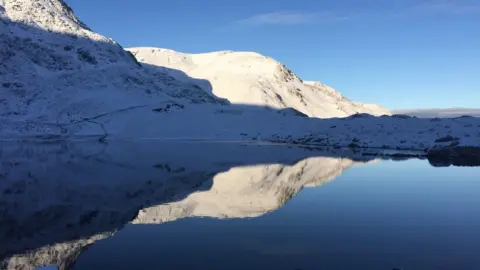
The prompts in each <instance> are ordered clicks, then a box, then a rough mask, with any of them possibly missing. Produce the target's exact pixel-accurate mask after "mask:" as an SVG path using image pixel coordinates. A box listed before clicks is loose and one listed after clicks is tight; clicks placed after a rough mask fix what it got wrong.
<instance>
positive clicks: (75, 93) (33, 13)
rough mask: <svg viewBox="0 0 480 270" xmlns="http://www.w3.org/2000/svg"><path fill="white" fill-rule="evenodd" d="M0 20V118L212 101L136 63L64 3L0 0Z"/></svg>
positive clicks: (44, 118)
mask: <svg viewBox="0 0 480 270" xmlns="http://www.w3.org/2000/svg"><path fill="white" fill-rule="evenodd" d="M0 19H1V20H0V40H1V42H0V82H1V84H0V93H1V96H0V121H1V120H10V121H12V120H15V121H19V122H22V121H26V120H29V121H38V122H42V123H72V122H76V121H80V120H82V119H84V118H88V117H93V116H95V115H99V114H103V113H109V112H112V111H115V110H121V109H126V108H129V107H132V106H142V105H146V104H150V103H152V102H155V103H158V102H162V101H165V100H170V99H181V100H186V101H188V102H196V103H218V102H219V101H218V100H216V99H215V98H212V97H211V96H210V95H208V94H206V93H205V92H204V91H202V90H201V89H199V87H198V86H196V85H194V84H192V83H182V82H180V81H177V80H175V79H173V78H172V77H171V76H169V75H168V74H166V73H165V72H160V71H159V70H157V69H154V68H148V67H142V66H141V65H140V64H139V63H138V62H137V61H136V60H135V58H134V57H133V56H132V55H131V54H130V53H129V52H127V51H125V50H124V49H123V48H122V47H121V46H120V45H119V44H118V43H116V42H115V41H113V40H112V39H110V38H106V37H104V36H102V35H99V34H97V33H95V32H93V31H92V30H90V29H89V28H88V27H87V26H86V25H85V24H84V23H82V22H81V21H80V20H79V19H78V18H77V17H76V16H75V15H74V13H73V11H72V10H71V8H70V7H69V6H68V5H67V4H66V3H64V2H63V1H60V0H37V1H32V0H0Z"/></svg>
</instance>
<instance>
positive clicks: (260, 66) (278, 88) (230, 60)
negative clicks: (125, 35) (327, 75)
mask: <svg viewBox="0 0 480 270" xmlns="http://www.w3.org/2000/svg"><path fill="white" fill-rule="evenodd" d="M126 50H127V51H130V52H132V54H133V55H135V56H136V58H137V60H138V61H139V62H141V63H146V64H150V65H154V66H159V67H168V68H171V69H178V70H181V71H183V72H184V73H185V74H186V75H188V76H189V77H192V78H199V79H203V80H207V81H209V82H210V83H211V88H212V89H208V90H207V91H209V92H210V91H211V92H212V93H213V94H214V95H215V96H218V97H220V98H223V99H227V100H229V101H230V102H231V103H235V104H249V105H250V104H251V105H257V106H270V107H272V108H276V109H283V108H293V109H296V110H297V111H300V112H302V113H304V114H306V115H307V116H309V117H318V118H330V117H347V116H350V115H352V114H355V113H368V114H372V115H375V116H381V115H391V112H390V111H389V110H388V109H386V108H383V107H381V106H378V105H374V104H363V103H360V102H353V101H350V100H349V99H347V98H346V97H344V96H343V95H342V94H341V93H339V92H338V91H336V90H335V89H333V88H332V87H330V86H327V85H325V84H323V83H321V82H308V81H303V80H302V79H301V78H300V77H298V76H297V75H296V74H295V73H294V72H293V71H292V70H290V69H289V68H288V67H286V66H285V64H283V63H281V62H279V61H277V60H275V59H273V58H271V57H269V56H265V55H262V54H259V53H256V52H252V51H237V52H235V51H217V52H208V53H197V54H188V53H183V52H176V51H174V50H171V49H164V48H154V47H138V48H127V49H126ZM171 75H172V76H174V77H175V74H171ZM176 78H177V79H179V80H185V78H182V77H181V76H177V77H176Z"/></svg>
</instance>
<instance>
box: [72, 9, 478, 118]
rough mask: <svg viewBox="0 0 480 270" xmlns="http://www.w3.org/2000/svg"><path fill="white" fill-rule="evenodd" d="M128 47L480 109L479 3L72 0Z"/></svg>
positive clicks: (391, 100)
mask: <svg viewBox="0 0 480 270" xmlns="http://www.w3.org/2000/svg"><path fill="white" fill-rule="evenodd" d="M67 2H68V3H69V4H70V5H71V6H72V8H73V9H74V11H75V12H76V14H77V15H78V16H79V18H80V19H81V20H82V21H84V22H85V23H86V24H87V25H88V26H90V27H91V28H92V29H93V30H95V31H97V32H100V33H102V34H104V35H106V36H108V37H111V38H113V39H115V40H116V41H118V42H119V43H120V44H122V45H123V46H124V47H135V46H152V47H161V48H169V49H174V50H177V51H182V52H189V53H198V52H209V51H218V50H239V51H256V52H259V53H262V54H265V55H268V56H271V57H273V58H275V59H277V60H279V61H281V62H283V63H284V64H285V65H286V66H287V67H289V68H290V69H292V70H293V71H294V72H295V73H296V74H297V75H299V76H300V77H301V78H302V79H304V80H317V81H322V82H324V83H327V84H329V85H331V86H333V87H334V88H336V89H338V90H339V91H340V92H342V93H343V94H344V95H345V96H346V97H348V98H350V99H352V100H357V101H363V102H369V103H379V104H381V105H384V106H387V107H389V108H391V109H400V108H440V107H476V108H478V107H480V81H479V79H480V1H478V0H431V1H430V0H389V1H385V0H370V1H358V0H338V1H331V0H329V1H322V0H296V1H292V0H275V1H273V0H272V1H266V0H241V1H237V0H231V1H225V0H202V1H200V0H198V1H197V0H170V1H159V0H136V1H126V0H101V1H94V2H95V3H93V2H92V1H85V0H67Z"/></svg>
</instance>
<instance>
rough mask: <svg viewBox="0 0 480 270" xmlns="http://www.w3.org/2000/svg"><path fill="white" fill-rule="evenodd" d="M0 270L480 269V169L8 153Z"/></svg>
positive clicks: (271, 150) (256, 152) (214, 156)
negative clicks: (479, 254) (479, 253)
mask: <svg viewBox="0 0 480 270" xmlns="http://www.w3.org/2000/svg"><path fill="white" fill-rule="evenodd" d="M0 145H1V152H0V158H1V171H0V180H1V181H0V194H1V199H0V215H1V217H2V222H1V223H0V237H1V238H0V243H1V244H0V247H1V248H0V267H1V269H285V270H298V269H301V270H307V269H316V270H318V269H370V270H377V269H378V270H380V269H382V270H384V269H386V270H392V269H403V270H416V269H418V270H425V269H454V270H463V269H465V270H470V269H479V268H480V257H479V256H478V251H479V250H480V232H479V229H478V228H480V179H479V177H480V168H479V167H434V166H432V165H430V163H429V162H428V161H427V160H419V159H410V160H399V161H393V160H381V159H378V158H375V157H366V156H362V154H361V153H359V152H352V150H349V149H326V148H323V149H314V148H302V147H293V146H285V145H272V144H244V143H243V144H240V143H234V142H231V143H226V142H221V143H220V142H217V143H204V142H203V143H202V142H178V141H157V140H143V141H113V142H109V143H108V144H102V143H98V142H91V141H75V142H73V141H72V142H49V143H42V144H39V143H13V142H2V143H0Z"/></svg>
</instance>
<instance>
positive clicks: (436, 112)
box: [394, 108, 480, 118]
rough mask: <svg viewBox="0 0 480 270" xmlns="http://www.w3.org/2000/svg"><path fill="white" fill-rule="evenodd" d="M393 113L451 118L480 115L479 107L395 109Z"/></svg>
mask: <svg viewBox="0 0 480 270" xmlns="http://www.w3.org/2000/svg"><path fill="white" fill-rule="evenodd" d="M394 113H395V114H406V115H410V116H416V117H420V118H434V117H438V118H453V117H460V116H464V115H468V116H474V117H480V109H471V108H448V109H412V110H395V111H394Z"/></svg>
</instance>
